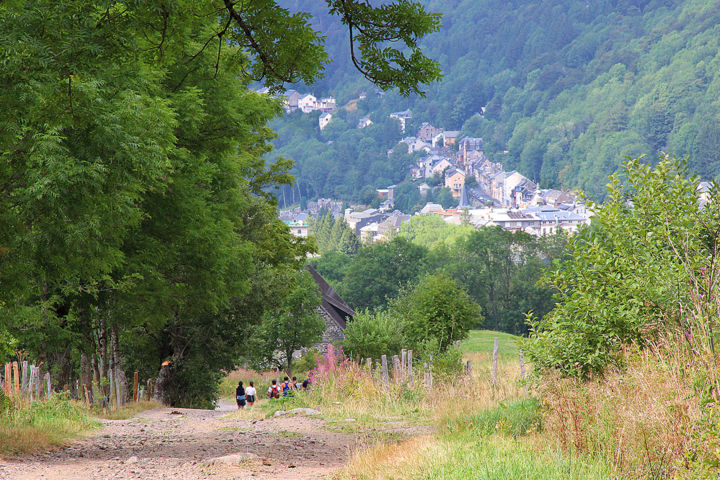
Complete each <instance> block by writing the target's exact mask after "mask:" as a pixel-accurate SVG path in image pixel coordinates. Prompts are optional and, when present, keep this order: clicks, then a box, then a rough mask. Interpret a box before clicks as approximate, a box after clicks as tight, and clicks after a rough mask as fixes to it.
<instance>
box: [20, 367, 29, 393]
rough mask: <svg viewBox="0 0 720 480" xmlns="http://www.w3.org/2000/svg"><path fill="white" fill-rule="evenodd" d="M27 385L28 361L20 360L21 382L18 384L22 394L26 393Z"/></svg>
mask: <svg viewBox="0 0 720 480" xmlns="http://www.w3.org/2000/svg"><path fill="white" fill-rule="evenodd" d="M27 386H28V361H27V360H23V362H22V382H21V384H20V389H21V390H22V393H23V395H25V394H26V393H27Z"/></svg>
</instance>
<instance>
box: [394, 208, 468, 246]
mask: <svg viewBox="0 0 720 480" xmlns="http://www.w3.org/2000/svg"><path fill="white" fill-rule="evenodd" d="M474 231H475V228H473V227H471V226H467V225H462V226H460V225H453V224H451V223H448V222H446V221H444V220H443V219H442V218H440V217H439V216H437V215H416V216H414V217H412V218H411V219H410V220H408V221H407V222H405V223H403V224H402V225H401V226H400V236H402V237H404V238H406V239H407V240H409V241H411V242H413V243H414V244H416V245H421V246H423V247H426V248H428V249H431V250H432V249H434V247H436V246H439V245H442V244H445V245H447V246H450V245H453V244H455V243H456V242H457V241H459V240H460V239H462V238H463V237H465V236H467V235H469V234H471V233H472V232H474Z"/></svg>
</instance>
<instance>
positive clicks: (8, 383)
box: [5, 363, 12, 397]
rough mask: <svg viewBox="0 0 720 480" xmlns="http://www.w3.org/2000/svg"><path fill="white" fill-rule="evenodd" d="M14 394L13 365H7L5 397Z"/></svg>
mask: <svg viewBox="0 0 720 480" xmlns="http://www.w3.org/2000/svg"><path fill="white" fill-rule="evenodd" d="M11 394H12V364H10V363H6V364H5V396H6V397H9V396H10V395H11Z"/></svg>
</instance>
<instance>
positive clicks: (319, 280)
mask: <svg viewBox="0 0 720 480" xmlns="http://www.w3.org/2000/svg"><path fill="white" fill-rule="evenodd" d="M305 268H306V269H307V271H308V272H310V275H312V276H313V279H314V280H315V283H316V284H317V286H318V288H319V289H320V294H321V295H322V305H321V306H322V308H323V310H325V311H326V312H327V313H328V315H330V318H332V319H333V320H334V321H335V323H337V324H338V326H339V327H340V328H342V329H343V330H345V327H347V324H348V322H351V321H352V319H353V317H354V316H355V312H354V311H353V309H352V308H350V307H349V306H348V304H347V303H345V301H344V300H343V299H342V298H340V295H338V293H337V292H336V291H335V290H333V288H332V287H331V286H330V284H328V283H327V282H326V281H325V279H324V278H323V277H322V275H320V274H319V273H318V271H317V270H315V269H314V268H313V267H312V266H311V265H306V266H305Z"/></svg>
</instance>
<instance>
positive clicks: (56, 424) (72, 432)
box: [0, 393, 100, 456]
mask: <svg viewBox="0 0 720 480" xmlns="http://www.w3.org/2000/svg"><path fill="white" fill-rule="evenodd" d="M99 425H100V423H99V422H97V420H95V419H94V418H93V417H92V415H91V414H90V412H89V411H88V410H87V408H85V407H84V406H83V405H82V404H80V403H78V402H74V401H72V400H69V399H68V397H67V395H65V394H63V393H56V394H54V395H53V397H52V398H51V399H50V400H46V401H41V402H33V403H31V404H16V405H14V406H13V407H11V408H10V409H9V410H5V411H3V412H0V456H14V455H19V454H22V453H28V452H35V451H40V450H45V449H48V448H51V447H53V446H57V445H62V444H64V443H65V442H67V441H68V440H70V439H72V438H74V437H76V436H78V435H80V434H82V433H83V432H85V431H86V430H89V429H91V428H95V427H98V426H99Z"/></svg>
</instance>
